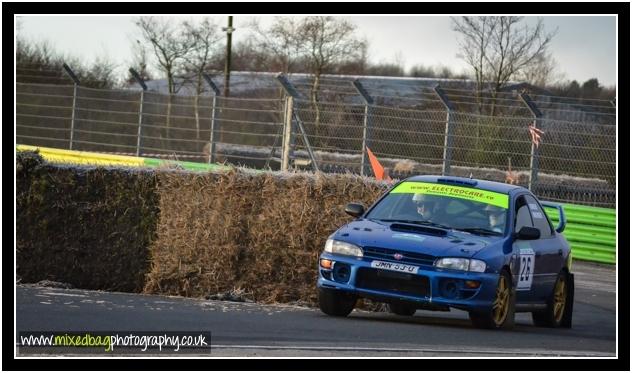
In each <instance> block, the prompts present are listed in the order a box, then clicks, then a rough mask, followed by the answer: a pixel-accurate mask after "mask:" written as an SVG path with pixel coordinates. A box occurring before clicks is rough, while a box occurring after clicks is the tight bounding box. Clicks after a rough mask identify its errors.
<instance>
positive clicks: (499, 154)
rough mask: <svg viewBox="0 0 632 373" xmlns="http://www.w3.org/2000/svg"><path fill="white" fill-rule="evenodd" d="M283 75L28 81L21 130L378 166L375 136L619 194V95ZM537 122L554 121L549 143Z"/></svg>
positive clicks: (501, 170) (126, 144) (595, 196)
mask: <svg viewBox="0 0 632 373" xmlns="http://www.w3.org/2000/svg"><path fill="white" fill-rule="evenodd" d="M282 79H284V78H283V77H281V79H280V80H279V82H277V83H284V84H278V86H277V87H276V89H272V88H274V87H267V88H264V89H265V90H266V91H267V92H269V94H267V96H266V97H252V96H257V95H255V94H249V95H248V96H251V97H230V98H229V97H222V96H212V95H211V96H208V95H205V96H180V95H177V96H176V95H166V94H161V93H157V92H152V91H138V90H97V89H90V88H85V87H81V86H76V85H48V84H32V83H17V85H16V141H17V143H20V144H27V145H38V146H48V147H55V148H66V149H74V150H89V151H98V152H113V153H123V154H131V155H136V154H138V155H142V156H149V157H174V158H177V159H180V160H193V161H200V162H211V161H217V162H228V163H233V164H238V165H245V166H249V167H256V168H264V167H267V168H271V169H284V168H303V169H319V170H321V171H324V172H352V173H363V174H369V175H370V174H371V171H370V168H369V166H368V162H367V160H366V152H365V151H364V150H365V147H366V146H368V147H369V148H370V149H371V150H372V152H373V153H374V154H375V155H376V156H377V157H378V158H379V159H380V162H382V164H383V165H384V166H385V167H387V168H388V170H389V171H390V174H391V176H394V177H405V176H408V175H412V174H424V173H432V174H441V173H444V174H449V175H460V176H470V175H472V176H473V177H475V178H484V179H489V180H497V181H504V182H513V183H516V184H519V185H524V186H526V187H530V188H531V189H532V190H534V192H536V194H538V195H539V196H540V197H541V198H545V199H549V200H557V201H563V202H574V203H581V204H589V205H595V206H602V207H613V206H614V205H615V201H616V194H615V185H616V116H615V115H614V107H613V105H610V104H609V103H607V102H603V103H602V102H592V103H590V102H586V101H582V102H572V100H570V99H567V98H554V97H551V96H538V95H533V97H529V96H527V95H524V94H522V95H521V94H520V93H510V92H507V93H503V94H502V95H499V96H497V97H496V98H495V99H494V100H493V101H492V102H491V103H490V101H489V99H488V98H483V99H485V100H487V101H485V100H481V97H478V98H476V97H475V96H474V95H473V92H472V91H467V90H463V89H458V88H442V87H436V86H432V87H421V88H419V89H417V90H416V91H414V92H415V95H416V96H418V97H408V96H405V95H402V96H397V95H395V94H393V93H390V92H389V91H388V90H385V89H383V88H381V87H379V86H377V87H372V86H371V84H370V83H360V81H357V80H356V81H355V83H353V81H350V80H340V79H332V80H331V81H327V80H323V85H324V86H323V87H321V90H320V91H319V100H318V102H317V103H314V101H313V100H312V99H311V97H310V94H311V91H310V89H311V88H310V85H309V84H305V83H300V82H296V81H295V82H290V80H288V79H285V82H282V81H281V80H282ZM280 87H284V88H285V89H284V90H279V88H280ZM279 92H284V93H285V94H283V95H279ZM380 93H381V94H380ZM244 96H245V95H244ZM259 96H263V95H259ZM409 96H410V95H409ZM525 100H526V101H525ZM595 101H596V100H595ZM492 105H493V106H494V108H493V110H494V115H493V116H492V115H489V113H487V111H488V110H489V108H490V106H492ZM530 105H531V106H530ZM534 108H535V111H534V110H533V109H534ZM578 113H579V114H578ZM530 125H535V126H536V127H537V128H538V129H540V130H542V131H543V134H542V135H541V142H540V144H539V146H535V145H534V144H533V142H532V138H531V134H530V131H529V126H530ZM211 139H213V141H212V142H211ZM211 143H212V144H213V146H211ZM509 168H510V169H511V172H509Z"/></svg>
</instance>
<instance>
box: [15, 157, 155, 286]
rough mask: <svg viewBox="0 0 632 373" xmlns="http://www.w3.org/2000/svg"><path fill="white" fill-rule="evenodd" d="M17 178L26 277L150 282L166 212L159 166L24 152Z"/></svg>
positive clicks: (20, 261)
mask: <svg viewBox="0 0 632 373" xmlns="http://www.w3.org/2000/svg"><path fill="white" fill-rule="evenodd" d="M16 178H17V180H16V184H17V185H16V188H17V194H16V205H17V211H16V239H17V241H16V257H17V258H16V259H17V268H16V271H17V276H18V278H19V279H20V281H22V282H37V281H40V280H52V281H59V282H65V283H70V284H72V285H73V286H75V287H79V288H84V289H100V290H118V291H129V292H137V291H141V290H142V288H143V286H144V282H145V275H146V273H147V270H148V268H149V263H148V261H147V258H148V252H147V250H148V246H149V243H150V242H151V241H152V240H153V239H154V238H155V237H154V236H155V232H156V228H155V226H156V219H157V218H158V215H159V214H158V196H157V194H156V182H155V173H153V172H150V171H148V170H146V171H142V170H131V169H130V170H127V169H115V168H104V167H71V166H67V167H65V166H58V165H52V164H48V163H46V162H44V161H43V160H42V158H41V157H40V156H39V155H38V154H36V153H33V152H18V153H17V163H16Z"/></svg>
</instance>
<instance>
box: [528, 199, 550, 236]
mask: <svg viewBox="0 0 632 373" xmlns="http://www.w3.org/2000/svg"><path fill="white" fill-rule="evenodd" d="M525 199H526V200H527V205H528V206H529V210H530V211H531V217H532V218H533V225H534V226H535V227H536V228H538V229H539V230H540V238H548V237H551V235H552V234H553V229H552V227H551V225H550V224H549V221H548V220H547V219H546V215H545V214H544V211H542V208H540V205H539V204H538V201H536V200H535V198H533V197H532V196H528V195H527V196H525Z"/></svg>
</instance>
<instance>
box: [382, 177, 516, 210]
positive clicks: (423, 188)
mask: <svg viewBox="0 0 632 373" xmlns="http://www.w3.org/2000/svg"><path fill="white" fill-rule="evenodd" d="M391 193H394V194H397V193H412V194H429V195H433V196H444V197H450V198H460V199H466V200H469V201H475V202H481V203H486V204H488V205H494V206H498V207H502V208H504V209H506V208H508V207H509V196H508V195H507V194H504V193H497V192H492V191H489V190H484V189H476V188H466V187H460V186H454V185H445V184H437V183H426V182H421V181H404V182H402V183H401V184H399V185H397V186H396V187H395V188H394V189H393V190H391Z"/></svg>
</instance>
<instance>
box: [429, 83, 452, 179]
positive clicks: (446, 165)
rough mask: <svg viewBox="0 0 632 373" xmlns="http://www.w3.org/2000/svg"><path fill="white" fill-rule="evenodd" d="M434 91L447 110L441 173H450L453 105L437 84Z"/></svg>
mask: <svg viewBox="0 0 632 373" xmlns="http://www.w3.org/2000/svg"><path fill="white" fill-rule="evenodd" d="M434 92H435V93H436V94H437V96H439V99H440V100H441V103H443V106H445V110H446V111H447V114H446V118H445V134H444V137H443V166H442V167H441V175H444V176H445V175H448V174H450V163H451V162H452V143H453V139H454V123H453V120H452V119H453V118H452V117H453V114H452V112H453V111H454V105H453V104H452V102H451V101H450V100H449V99H448V96H446V94H445V92H444V91H443V89H441V87H440V86H439V84H437V85H436V86H435V87H434Z"/></svg>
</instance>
